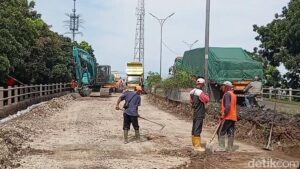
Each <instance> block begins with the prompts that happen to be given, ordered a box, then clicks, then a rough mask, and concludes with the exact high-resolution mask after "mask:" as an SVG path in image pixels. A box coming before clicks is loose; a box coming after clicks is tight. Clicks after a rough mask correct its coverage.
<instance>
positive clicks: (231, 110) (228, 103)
mask: <svg viewBox="0 0 300 169" xmlns="http://www.w3.org/2000/svg"><path fill="white" fill-rule="evenodd" d="M223 85H224V86H222V90H223V92H224V95H223V98H222V105H221V117H220V119H221V122H222V124H221V125H220V127H219V130H218V134H219V135H218V136H219V146H220V151H225V150H226V149H225V135H226V134H227V136H228V146H227V150H228V151H233V141H234V131H235V122H236V121H237V113H238V112H237V97H236V95H235V94H234V93H233V85H232V83H231V82H229V81H225V82H224V83H223Z"/></svg>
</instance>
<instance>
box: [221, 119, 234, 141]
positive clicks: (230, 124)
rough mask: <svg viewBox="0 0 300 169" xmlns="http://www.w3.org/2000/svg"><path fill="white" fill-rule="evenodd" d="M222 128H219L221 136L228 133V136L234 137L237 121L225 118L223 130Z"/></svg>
mask: <svg viewBox="0 0 300 169" xmlns="http://www.w3.org/2000/svg"><path fill="white" fill-rule="evenodd" d="M221 127H222V125H221V126H220V128H221ZM220 128H219V129H218V134H219V136H225V135H226V134H227V136H228V137H234V131H235V121H232V120H225V121H224V124H223V127H222V129H221V132H220Z"/></svg>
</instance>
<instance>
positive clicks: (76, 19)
mask: <svg viewBox="0 0 300 169" xmlns="http://www.w3.org/2000/svg"><path fill="white" fill-rule="evenodd" d="M73 1H74V8H73V10H72V13H70V14H67V16H68V17H69V18H70V20H68V21H65V23H66V24H67V26H68V27H69V30H70V31H71V32H67V34H72V40H73V42H74V41H75V36H76V35H77V34H82V33H81V32H79V26H80V24H81V23H82V21H81V20H80V15H77V14H76V0H73Z"/></svg>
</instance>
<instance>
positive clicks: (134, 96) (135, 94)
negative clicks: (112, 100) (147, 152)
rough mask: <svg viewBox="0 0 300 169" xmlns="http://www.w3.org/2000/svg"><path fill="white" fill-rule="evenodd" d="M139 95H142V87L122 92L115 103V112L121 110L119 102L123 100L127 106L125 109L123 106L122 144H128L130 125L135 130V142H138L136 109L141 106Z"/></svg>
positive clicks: (137, 115)
mask: <svg viewBox="0 0 300 169" xmlns="http://www.w3.org/2000/svg"><path fill="white" fill-rule="evenodd" d="M141 93H142V87H141V86H136V87H135V89H134V91H128V92H124V93H123V94H122V95H121V96H120V97H119V99H118V101H117V105H116V110H121V108H120V107H119V105H120V102H121V101H123V100H125V104H124V105H128V106H127V107H125V106H123V107H124V109H125V110H124V113H123V117H124V120H123V130H124V144H127V143H128V131H129V130H130V125H131V124H132V126H133V128H134V130H135V138H136V140H137V141H138V142H139V141H140V132H139V122H138V117H139V114H138V107H139V106H141V96H140V95H141ZM126 103H127V104H126Z"/></svg>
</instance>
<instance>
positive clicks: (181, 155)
mask: <svg viewBox="0 0 300 169" xmlns="http://www.w3.org/2000/svg"><path fill="white" fill-rule="evenodd" d="M117 98H118V95H114V96H112V97H109V98H100V97H87V98H78V99H76V100H72V101H69V102H68V104H67V106H66V107H64V108H63V110H61V111H54V112H53V114H51V115H49V116H45V117H44V118H42V119H39V122H37V123H36V124H35V125H33V126H31V127H32V128H31V130H35V131H39V132H38V134H33V135H31V142H27V143H26V144H25V147H26V146H27V147H30V149H31V151H29V152H28V153H25V154H24V155H23V156H22V158H21V159H19V160H18V162H19V163H20V165H21V166H20V168H22V169H23V168H24V169H31V168H32V169H36V168H41V169H42V168H43V169H44V168H51V169H52V168H53V169H56V168H57V169H58V168H64V169H73V168H74V169H91V168H95V169H96V168H113V169H114V168H116V169H117V168H118V169H119V168H124V169H125V168H130V169H131V168H145V169H148V168H177V167H179V168H182V167H183V168H188V167H189V164H190V162H191V160H192V158H191V157H194V158H197V157H199V158H202V157H200V156H201V154H200V156H199V154H196V153H194V152H193V150H192V147H191V138H190V130H191V122H189V121H185V120H182V119H179V118H177V117H175V116H174V115H172V114H169V113H167V112H164V111H162V110H159V109H158V108H156V107H154V106H153V105H150V104H149V103H148V102H147V100H146V98H145V97H143V98H142V106H141V108H140V115H141V116H143V117H146V118H149V119H151V120H154V121H156V122H159V123H163V124H165V125H166V127H165V128H164V129H163V130H162V131H160V130H159V129H160V126H156V125H153V124H151V123H148V122H146V121H143V120H140V127H141V135H142V136H141V137H142V142H141V143H137V142H136V141H135V140H134V132H133V130H131V131H130V139H129V140H130V143H129V144H123V131H122V112H120V111H116V110H114V107H115V103H116V100H117ZM27 116H28V117H27V118H26V120H29V121H30V120H31V121H34V120H36V119H35V118H34V117H31V116H30V114H28V115H27ZM211 132H212V130H211V129H205V130H204V135H203V136H204V140H203V142H207V141H208V139H209V137H210V134H211ZM215 146H216V145H215ZM235 148H236V152H234V153H232V154H228V157H230V159H228V158H227V159H225V161H224V159H223V160H222V158H220V160H217V159H210V160H211V161H209V160H208V163H207V166H215V167H216V166H217V167H216V168H226V166H228V165H229V164H230V163H235V167H236V168H249V161H250V160H251V159H253V158H255V157H258V156H262V157H266V156H268V157H269V155H268V154H267V152H264V151H262V150H261V149H260V148H256V147H253V146H250V145H247V144H243V143H238V142H237V143H236V146H235ZM217 154H218V153H217ZM218 155H219V156H223V155H224V154H222V153H219V154H218ZM212 157H213V158H215V157H214V156H212ZM218 158H219V157H218ZM284 158H285V157H284ZM225 164H227V165H225ZM215 167H212V168H215ZM235 167H231V168H235ZM195 168H210V167H205V166H204V165H202V167H200V166H199V167H195Z"/></svg>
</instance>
